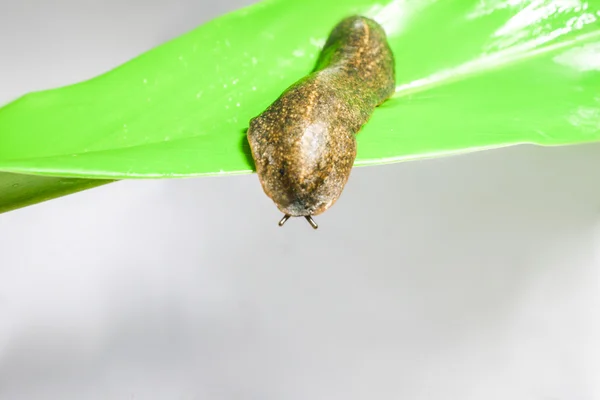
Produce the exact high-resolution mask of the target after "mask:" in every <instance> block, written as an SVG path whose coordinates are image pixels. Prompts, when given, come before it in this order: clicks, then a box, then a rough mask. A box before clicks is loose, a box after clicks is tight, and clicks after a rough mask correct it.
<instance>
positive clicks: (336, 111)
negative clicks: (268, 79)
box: [248, 16, 395, 217]
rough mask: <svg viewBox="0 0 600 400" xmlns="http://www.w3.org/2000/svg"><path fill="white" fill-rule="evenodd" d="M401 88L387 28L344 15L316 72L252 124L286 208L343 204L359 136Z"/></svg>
mask: <svg viewBox="0 0 600 400" xmlns="http://www.w3.org/2000/svg"><path fill="white" fill-rule="evenodd" d="M394 89H395V81H394V58H393V54H392V51H391V49H390V47H389V45H388V43H387V38H386V35H385V32H384V31H383V29H382V28H381V26H379V25H378V24H377V23H376V22H375V21H373V20H371V19H368V18H365V17H359V16H354V17H349V18H346V19H344V20H342V21H341V22H340V23H339V24H338V25H337V26H336V27H335V28H334V29H333V31H332V32H331V34H330V36H329V39H328V40H327V42H326V43H325V46H324V47H323V50H322V52H321V55H320V57H319V59H318V61H317V64H316V67H315V69H314V70H313V72H312V73H311V74H309V75H308V76H306V77H304V78H302V79H301V80H300V81H298V82H296V83H295V84H294V85H292V86H291V87H289V88H288V89H287V90H286V91H285V92H284V93H283V94H282V95H281V96H280V97H279V98H278V99H277V100H276V101H275V102H274V103H273V104H272V105H271V106H269V107H268V108H267V109H266V110H265V111H264V112H263V113H262V114H260V115H259V116H257V117H256V118H253V119H252V120H251V121H250V127H249V129H248V142H249V143H250V148H251V150H252V156H253V158H254V161H255V163H256V171H257V173H258V177H259V179H260V182H261V184H262V186H263V189H264V191H265V193H266V194H267V195H268V196H269V197H270V198H271V199H272V200H273V201H274V202H275V204H276V205H277V207H278V208H279V210H280V211H281V212H283V213H284V214H287V215H290V216H293V217H300V216H311V215H318V214H320V213H322V212H324V211H325V210H327V209H328V208H329V207H331V206H332V205H333V204H334V203H335V202H336V201H337V199H338V198H339V196H340V195H341V193H342V190H343V189H344V186H345V185H346V182H347V181H348V178H349V176H350V171H351V170H352V166H353V164H354V159H355V158H356V139H355V134H356V133H357V132H358V131H359V130H360V128H361V127H362V126H363V125H364V124H365V123H366V122H367V121H368V119H369V117H370V116H371V114H372V113H373V110H374V109H375V107H377V106H378V105H379V104H381V103H383V102H384V101H385V100H386V99H387V98H388V97H390V96H391V95H392V93H393V92H394Z"/></svg>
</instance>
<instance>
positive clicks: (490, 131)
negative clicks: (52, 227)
mask: <svg viewBox="0 0 600 400" xmlns="http://www.w3.org/2000/svg"><path fill="white" fill-rule="evenodd" d="M350 14H363V15H367V16H370V17H373V18H375V19H376V20H378V21H379V22H381V23H382V24H383V26H384V27H385V29H386V31H387V32H388V36H389V40H390V44H391V46H392V49H393V50H394V54H395V57H396V64H397V71H396V77H397V82H398V87H397V92H396V95H395V96H394V97H393V98H392V99H390V100H389V101H388V102H386V103H385V104H384V105H383V106H381V107H379V108H378V109H377V110H376V112H375V113H374V115H373V117H372V119H371V121H369V123H368V124H367V125H366V126H365V127H364V129H363V130H362V131H361V132H360V134H359V135H358V157H357V160H356V165H374V164H382V163H389V162H397V161H401V160H407V159H417V158H427V157H437V156H441V155H445V154H453V153H463V152H469V151H475V150H480V149H488V148H495V147H501V146H507V145H513V144H518V143H534V144H540V145H564V144H575V143H584V142H591V141H597V140H599V139H600V89H599V88H600V22H599V19H600V0H593V1H587V2H584V1H579V0H569V1H561V0H511V1H507V0H487V1H482V0H438V1H435V0H419V1H409V0H383V1H381V0H377V1H375V0H345V1H339V0H303V1H295V0H270V1H264V2H262V3H258V4H256V5H254V6H251V7H248V8H245V9H241V10H238V11H236V12H234V13H231V14H228V15H225V16H223V17H221V18H217V19H215V20H213V21H211V22H209V23H207V24H205V25H202V26H200V27H198V28H197V29H195V30H193V31H191V32H189V33H187V34H185V35H182V36H180V37H178V38H176V39H174V40H172V41H170V42H167V43H165V44H163V45H161V46H159V47H157V48H155V49H153V50H151V51H149V52H147V53H145V54H143V55H141V56H139V57H137V58H135V59H134V60H132V61H129V62H128V63H126V64H124V65H122V66H120V67H118V68H116V69H114V70H113V71H111V72H109V73H106V74H104V75H101V76H99V77H97V78H95V79H92V80H89V81H86V82H82V83H79V84H76V85H72V86H68V87H64V88H60V89H55V90H49V91H44V92H38V93H32V94H29V95H26V96H24V97H22V98H20V99H18V100H16V101H15V102H13V103H11V104H8V105H7V106H5V107H4V108H1V109H0V171H4V172H11V173H18V174H36V175H49V176H60V177H74V178H86V179H89V178H102V179H125V178H165V177H179V176H198V175H219V174H238V173H250V172H252V170H253V165H252V160H251V157H250V152H249V148H248V145H247V142H246V140H245V128H246V127H247V125H248V121H249V119H250V118H251V117H253V116H256V115H257V114H259V113H260V112H261V111H262V110H263V109H264V108H266V107H267V106H268V105H269V104H270V103H271V102H272V101H273V100H274V99H275V98H276V97H277V96H278V95H279V94H280V93H281V92H282V91H283V90H284V89H285V88H286V87H288V86H289V85H290V84H292V83H293V82H295V81H296V80H297V79H299V78H300V77H302V76H303V75H305V74H306V73H307V72H309V71H310V70H311V69H312V67H313V64H314V62H315V60H316V57H317V55H318V53H319V50H320V47H321V46H322V44H323V43H324V40H325V39H326V37H327V35H328V34H329V31H330V30H331V28H332V27H333V26H334V25H335V24H336V23H337V22H338V21H339V20H340V19H342V18H343V17H345V16H347V15H350ZM6 176H13V177H14V175H6ZM6 176H3V177H1V179H2V181H6V182H9V181H7V179H9V178H6ZM52 182H53V181H48V184H49V185H51V186H52V185H53V184H54V183H52ZM0 188H2V191H1V192H0V196H2V198H3V203H6V200H5V199H6V198H7V197H10V196H13V194H11V191H12V189H11V188H13V184H4V186H0ZM44 190H46V189H44ZM48 192H52V190H49V191H48ZM5 207H6V206H5Z"/></svg>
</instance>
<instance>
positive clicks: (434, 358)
mask: <svg viewBox="0 0 600 400" xmlns="http://www.w3.org/2000/svg"><path fill="white" fill-rule="evenodd" d="M249 2H250V0H246V3H245V4H248V3H249ZM211 3H214V4H209V3H208V2H206V1H202V0H194V1H192V0H170V1H159V0H153V1H148V0H144V1H142V0H127V1H120V0H109V1H104V2H97V1H94V2H92V1H88V0H85V1H81V0H79V1H75V0H61V1H53V2H45V1H43V0H30V1H21V2H17V1H16V0H13V1H12V2H6V1H4V2H2V3H0V72H1V73H0V103H2V102H7V101H9V100H11V99H14V98H15V97H17V96H19V95H21V94H24V93H26V92H29V91H32V90H39V89H42V88H50V87H54V86H59V85H64V84H68V83H73V82H77V81H80V80H82V79H86V78H90V77H93V76H95V75H97V74H99V73H101V72H104V71H106V70H108V69H111V68H113V67H115V66H116V65H118V64H120V63H122V62H125V61H127V60H128V59H130V58H132V57H134V56H135V55H137V54H139V53H141V52H143V51H145V50H148V49H150V48H152V47H153V46H155V45H158V44H160V43H162V42H164V41H165V40H167V39H169V38H172V37H175V36H177V35H179V34H181V33H183V32H186V31H187V30H189V29H192V28H194V27H195V26H197V25H199V24H200V23H202V22H205V21H207V20H209V19H211V18H213V17H215V16H218V15H220V14H222V13H223V12H225V11H229V10H233V9H235V8H238V7H239V6H241V5H243V4H244V3H242V2H239V1H238V2H236V1H234V0H228V1H220V2H211ZM599 211H600V146H598V145H587V146H577V147H564V148H536V147H530V146H520V147H514V148H510V149H504V150H496V151H490V152H484V153H477V154H472V155H468V156H461V157H453V158H446V159H438V160H430V161H422V162H412V163H404V164H396V165H392V166H384V167H371V168H358V169H355V170H354V172H353V174H352V177H351V179H350V182H349V184H348V186H347V188H346V190H345V192H344V195H343V196H342V198H341V199H340V201H339V202H338V203H337V204H336V205H335V206H334V207H333V208H332V209H331V210H329V211H328V212H327V213H325V214H324V215H322V216H320V217H319V218H318V222H319V224H320V229H319V230H318V231H313V230H312V229H311V228H310V227H309V226H308V224H306V223H305V222H304V221H302V220H291V221H289V222H288V223H287V224H286V226H285V228H279V227H277V221H278V219H279V218H280V214H279V212H278V211H277V209H276V208H275V206H274V205H273V204H272V203H271V201H270V200H269V199H268V198H267V197H266V196H265V195H264V193H263V192H262V189H261V188H260V185H259V182H258V179H257V177H256V176H255V175H247V176H238V177H226V178H201V179H185V180H168V181H167V180H161V181H129V182H119V183H116V184H112V185H108V186H105V187H101V188H97V189H93V190H90V191H87V192H83V193H79V194H75V195H71V196H68V197H64V198H61V199H57V200H53V201H50V202H47V203H42V204H39V205H36V206H32V207H28V208H25V209H20V210H17V211H13V212H10V213H7V214H3V215H0V399H2V400H5V399H8V400H13V399H14V400H18V399H27V400H35V399H53V400H54V399H61V400H68V399H74V400H75V399H77V400H81V399H86V400H87V399H165V400H167V399H168V400H172V399H202V400H204V399H211V400H212V399H216V400H230V399H231V400H234V399H236V400H237V399H257V400H258V399H260V400H270V399H273V400H275V399H277V400H280V399H285V400H296V399H297V400H300V399H302V400H306V399H310V400H318V399H344V400H353V399H365V400H367V399H369V400H371V399H393V400H398V399H410V400H424V399H428V400H429V399H443V400H449V399H456V400H471V399H477V400H479V399H481V400H496V399H498V400H509V399H510V400H521V399H523V400H525V399H527V400H529V399H532V400H533V399H535V400H563V399H564V400H597V399H600V323H599V322H600V314H599V311H598V308H599V306H600V290H599V289H600V278H599V266H600V265H599V257H600V249H599V247H598V245H599V241H600V225H599V224H598V222H599V219H598V216H599Z"/></svg>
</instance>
